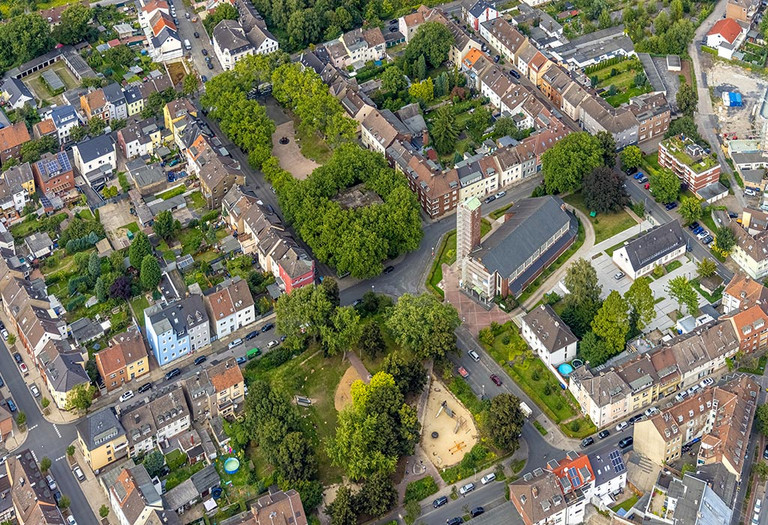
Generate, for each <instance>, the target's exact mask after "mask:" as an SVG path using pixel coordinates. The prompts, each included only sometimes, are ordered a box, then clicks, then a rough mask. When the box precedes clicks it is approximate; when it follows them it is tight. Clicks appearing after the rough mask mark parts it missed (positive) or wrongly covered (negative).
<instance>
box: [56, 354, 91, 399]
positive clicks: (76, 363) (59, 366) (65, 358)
mask: <svg viewBox="0 0 768 525" xmlns="http://www.w3.org/2000/svg"><path fill="white" fill-rule="evenodd" d="M82 363H83V358H82V357H80V354H78V353H72V354H58V355H57V356H56V358H55V359H54V360H53V361H52V362H51V363H49V364H48V366H47V367H46V368H45V375H46V376H47V377H48V381H49V382H50V384H51V386H52V387H53V390H55V391H57V392H69V391H70V390H72V389H73V388H74V387H76V386H77V385H82V384H84V383H88V382H90V378H89V377H88V374H87V373H86V372H85V369H84V368H83V364H82Z"/></svg>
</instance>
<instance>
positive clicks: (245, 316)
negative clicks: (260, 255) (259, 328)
mask: <svg viewBox="0 0 768 525" xmlns="http://www.w3.org/2000/svg"><path fill="white" fill-rule="evenodd" d="M203 300H204V301H205V308H206V310H207V311H208V317H209V318H210V320H211V322H212V324H213V331H214V333H215V334H216V335H217V336H218V338H219V339H221V338H222V337H225V336H227V335H229V334H231V333H232V332H234V331H235V330H239V329H240V328H242V327H244V326H247V325H249V324H251V323H253V322H254V321H255V320H256V309H255V306H254V302H253V296H252V295H251V291H250V289H249V288H248V283H247V282H246V281H245V280H243V279H241V278H239V277H235V278H234V279H233V280H232V281H229V282H224V283H222V284H219V285H217V286H216V287H215V288H214V289H213V291H212V293H211V294H210V295H206V296H205V297H204V299H203Z"/></svg>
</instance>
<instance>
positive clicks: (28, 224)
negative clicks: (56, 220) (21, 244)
mask: <svg viewBox="0 0 768 525" xmlns="http://www.w3.org/2000/svg"><path fill="white" fill-rule="evenodd" d="M40 227H41V225H40V221H39V220H38V219H37V217H35V218H33V219H32V220H29V219H25V220H24V221H22V222H19V223H17V224H14V225H13V226H11V235H13V237H14V238H16V239H22V238H24V237H27V236H29V235H31V234H32V233H34V232H36V231H37V230H38V229H39V228H40Z"/></svg>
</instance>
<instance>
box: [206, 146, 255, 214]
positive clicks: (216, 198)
mask: <svg viewBox="0 0 768 525" xmlns="http://www.w3.org/2000/svg"><path fill="white" fill-rule="evenodd" d="M206 153H207V154H204V155H203V156H202V157H201V159H199V161H200V162H202V165H201V167H200V171H199V172H198V177H199V179H200V192H201V193H202V195H203V198H204V199H205V201H206V203H207V205H208V207H209V208H211V209H217V208H218V207H220V206H221V201H222V199H223V198H224V196H225V195H226V194H227V192H228V191H229V190H230V189H232V187H233V186H235V185H241V184H245V174H244V173H243V172H242V170H241V169H240V163H238V162H237V161H236V160H234V159H233V158H232V157H224V156H221V155H218V154H215V153H213V151H212V150H210V149H209V150H207V152H206Z"/></svg>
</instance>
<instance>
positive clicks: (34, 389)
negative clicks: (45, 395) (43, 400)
mask: <svg viewBox="0 0 768 525" xmlns="http://www.w3.org/2000/svg"><path fill="white" fill-rule="evenodd" d="M29 391H30V392H32V395H33V396H35V397H40V389H39V388H37V385H35V384H34V383H33V384H32V386H30V387H29Z"/></svg>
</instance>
